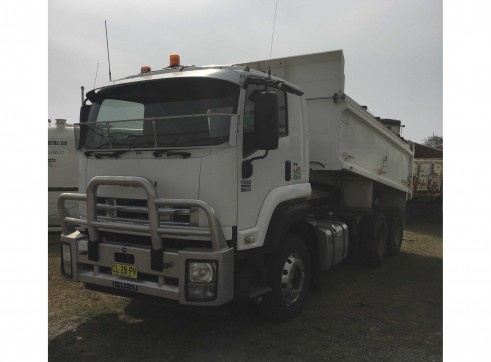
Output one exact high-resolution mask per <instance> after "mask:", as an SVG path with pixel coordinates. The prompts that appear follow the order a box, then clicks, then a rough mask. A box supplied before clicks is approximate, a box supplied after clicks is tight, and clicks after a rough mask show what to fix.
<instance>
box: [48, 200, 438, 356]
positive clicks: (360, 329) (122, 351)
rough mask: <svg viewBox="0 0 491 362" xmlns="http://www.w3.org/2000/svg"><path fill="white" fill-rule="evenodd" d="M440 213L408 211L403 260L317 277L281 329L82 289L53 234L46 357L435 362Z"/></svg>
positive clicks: (236, 315) (249, 316)
mask: <svg viewBox="0 0 491 362" xmlns="http://www.w3.org/2000/svg"><path fill="white" fill-rule="evenodd" d="M411 210H412V208H411ZM424 210H426V209H424ZM436 210H437V213H436V214H435V212H429V214H430V215H432V216H431V217H428V215H426V216H425V215H424V214H425V212H426V211H425V212H421V211H418V210H416V211H415V212H414V213H413V211H414V210H412V211H411V212H409V211H410V210H409V209H408V217H409V220H408V223H407V226H406V230H405V232H404V242H403V246H402V250H401V254H400V255H398V256H395V257H391V258H389V259H387V260H386V262H385V263H384V265H383V266H382V267H380V268H376V269H369V268H364V267H361V266H356V265H350V264H342V265H340V266H338V267H336V268H334V269H333V270H331V271H329V272H328V273H326V274H323V275H322V276H321V290H320V291H314V292H312V293H310V295H309V298H308V299H307V303H306V306H305V309H304V311H303V312H302V313H301V315H300V316H299V317H297V318H296V319H294V320H292V321H290V322H287V323H282V324H274V323H271V322H268V321H265V320H262V319H261V318H260V317H259V316H258V314H257V313H256V310H255V308H254V306H253V305H249V304H239V303H236V304H233V305H232V308H231V309H232V313H231V314H230V315H225V316H223V315H218V316H210V315H201V314H195V313H191V312H187V311H183V310H180V309H174V308H168V307H164V306H163V305H161V304H159V303H156V302H144V301H137V300H131V299H126V298H121V297H116V296H110V295H105V294H100V293H96V292H92V291H88V290H85V289H84V288H83V286H82V285H81V284H75V283H70V282H67V281H65V280H62V279H61V277H60V275H59V244H58V241H57V240H58V235H57V234H50V235H49V243H50V245H49V256H48V258H49V261H48V263H49V318H48V320H49V341H48V343H49V345H48V351H49V360H50V361H66V360H70V361H87V360H94V361H114V360H118V361H130V360H138V361H157V360H158V361H197V360H199V361H251V360H254V361H280V360H281V361H339V360H348V361H373V360H384V361H440V360H442V354H443V353H442V333H443V326H442V320H443V316H442V307H443V306H442V283H443V276H442V263H443V259H442V258H443V237H442V225H441V207H440V208H438V207H436ZM438 210H440V211H439V212H440V213H439V214H438ZM438 215H440V216H438Z"/></svg>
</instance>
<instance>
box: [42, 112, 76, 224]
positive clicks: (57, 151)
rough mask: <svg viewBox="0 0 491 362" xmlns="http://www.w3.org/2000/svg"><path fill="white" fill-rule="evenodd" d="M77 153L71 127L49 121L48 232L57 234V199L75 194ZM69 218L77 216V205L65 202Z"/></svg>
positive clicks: (58, 222)
mask: <svg viewBox="0 0 491 362" xmlns="http://www.w3.org/2000/svg"><path fill="white" fill-rule="evenodd" d="M77 185H78V152H77V150H76V148H75V133H74V128H73V125H71V124H67V122H66V120H65V119H57V120H56V122H55V124H52V122H51V120H48V231H59V230H61V229H60V216H59V215H58V197H59V196H60V195H61V194H62V193H63V192H74V191H78V186H77ZM66 208H67V210H68V213H69V214H70V216H78V203H77V202H67V203H66Z"/></svg>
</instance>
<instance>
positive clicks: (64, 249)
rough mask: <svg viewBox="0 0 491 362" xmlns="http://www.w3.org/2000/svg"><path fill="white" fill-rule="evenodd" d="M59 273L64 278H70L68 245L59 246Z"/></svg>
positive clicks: (70, 266) (69, 251) (69, 249)
mask: <svg viewBox="0 0 491 362" xmlns="http://www.w3.org/2000/svg"><path fill="white" fill-rule="evenodd" d="M61 273H62V274H63V275H64V276H66V277H69V278H71V277H72V250H71V248H70V244H65V243H62V244H61Z"/></svg>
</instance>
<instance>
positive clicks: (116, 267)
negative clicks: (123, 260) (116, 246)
mask: <svg viewBox="0 0 491 362" xmlns="http://www.w3.org/2000/svg"><path fill="white" fill-rule="evenodd" d="M111 271H112V274H113V275H116V276H118V277H124V278H131V279H136V278H138V269H137V267H136V266H134V265H128V264H120V263H113V265H112V268H111Z"/></svg>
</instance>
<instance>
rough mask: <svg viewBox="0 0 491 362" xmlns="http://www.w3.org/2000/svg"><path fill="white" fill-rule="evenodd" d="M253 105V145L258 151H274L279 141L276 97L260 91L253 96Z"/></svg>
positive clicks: (273, 94)
mask: <svg viewBox="0 0 491 362" xmlns="http://www.w3.org/2000/svg"><path fill="white" fill-rule="evenodd" d="M254 103H255V108H254V130H255V136H256V137H255V145H256V147H257V149H259V150H265V151H268V150H276V149H277V148H278V139H279V131H278V128H279V127H278V125H279V107H278V95H277V94H276V93H273V92H266V91H261V92H258V93H256V94H255V99H254Z"/></svg>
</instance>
